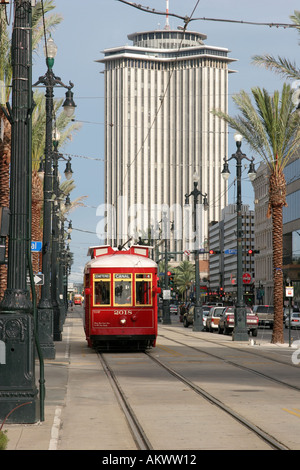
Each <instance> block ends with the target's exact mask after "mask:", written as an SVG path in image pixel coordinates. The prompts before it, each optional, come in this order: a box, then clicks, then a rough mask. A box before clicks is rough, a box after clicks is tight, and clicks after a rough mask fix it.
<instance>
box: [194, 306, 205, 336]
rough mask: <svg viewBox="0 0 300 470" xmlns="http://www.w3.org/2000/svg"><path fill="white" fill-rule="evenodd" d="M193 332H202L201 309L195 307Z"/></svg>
mask: <svg viewBox="0 0 300 470" xmlns="http://www.w3.org/2000/svg"><path fill="white" fill-rule="evenodd" d="M193 331H203V319H202V308H201V307H197V306H196V307H195V310H194V323H193Z"/></svg>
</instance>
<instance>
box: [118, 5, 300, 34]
mask: <svg viewBox="0 0 300 470" xmlns="http://www.w3.org/2000/svg"><path fill="white" fill-rule="evenodd" d="M117 1H119V2H121V3H124V4H125V5H128V6H130V7H133V8H137V9H138V10H141V11H143V12H145V13H151V14H154V15H162V16H164V15H165V14H166V13H165V12H163V11H159V10H156V9H155V8H152V7H148V6H143V5H141V4H137V3H134V2H128V1H127V0H117ZM194 10H195V9H194ZM194 10H193V12H194ZM168 15H169V16H173V17H175V18H178V19H180V20H182V21H184V22H185V23H186V24H187V23H189V22H191V21H216V22H222V23H235V24H246V25H250V26H268V27H270V28H271V27H276V28H296V29H297V28H298V26H297V25H295V24H293V23H279V22H271V23H270V22H261V21H245V20H233V19H225V18H206V17H201V18H192V15H191V16H190V17H189V16H187V15H186V16H182V15H178V14H177V13H172V12H168Z"/></svg>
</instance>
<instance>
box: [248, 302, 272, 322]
mask: <svg viewBox="0 0 300 470" xmlns="http://www.w3.org/2000/svg"><path fill="white" fill-rule="evenodd" d="M253 313H255V314H256V315H257V316H258V320H259V323H258V325H259V326H261V325H262V326H269V327H270V328H273V325H274V307H273V305H254V306H253Z"/></svg>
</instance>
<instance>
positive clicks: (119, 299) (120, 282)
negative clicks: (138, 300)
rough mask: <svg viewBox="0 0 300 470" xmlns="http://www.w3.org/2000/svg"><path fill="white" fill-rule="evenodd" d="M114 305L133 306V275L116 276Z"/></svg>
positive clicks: (118, 274)
mask: <svg viewBox="0 0 300 470" xmlns="http://www.w3.org/2000/svg"><path fill="white" fill-rule="evenodd" d="M114 305H132V274H130V273H115V274H114Z"/></svg>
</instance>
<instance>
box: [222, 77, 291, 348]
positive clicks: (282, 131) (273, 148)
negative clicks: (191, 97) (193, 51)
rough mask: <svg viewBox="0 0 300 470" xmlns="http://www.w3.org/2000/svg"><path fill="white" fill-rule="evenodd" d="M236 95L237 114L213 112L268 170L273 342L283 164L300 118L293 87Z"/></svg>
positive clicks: (278, 311)
mask: <svg viewBox="0 0 300 470" xmlns="http://www.w3.org/2000/svg"><path fill="white" fill-rule="evenodd" d="M252 96H253V98H254V101H255V105H256V108H255V107H254V106H253V104H252V102H251V98H250V96H249V95H248V94H247V93H246V92H245V91H241V92H240V93H238V94H236V95H234V96H233V100H234V102H235V103H236V105H237V107H238V109H239V110H240V112H241V114H240V115H238V116H237V117H235V118H232V117H230V116H229V115H227V114H225V113H223V112H221V111H213V113H214V114H215V115H217V116H219V117H221V118H222V119H224V120H225V121H226V122H227V123H228V124H229V126H230V127H231V128H232V129H235V130H236V131H238V132H239V133H240V134H242V135H243V136H244V138H245V140H246V141H247V143H248V144H249V146H250V148H251V149H252V150H253V151H254V152H255V153H257V154H258V155H260V156H261V158H262V159H263V161H264V162H265V163H266V165H267V167H268V170H269V207H268V216H269V217H270V216H272V228H273V281H274V316H275V318H274V328H273V335H272V340H271V342H272V343H283V342H284V340H283V321H282V315H283V273H282V254H283V247H282V208H283V206H286V205H287V204H286V182H285V177H284V173H283V170H284V167H285V166H286V165H287V163H288V162H289V160H290V159H291V158H292V157H293V156H294V155H295V153H296V152H297V151H298V149H299V146H300V132H299V123H300V118H299V115H298V113H297V112H295V111H294V104H293V102H292V89H291V87H290V86H288V85H284V86H283V89H282V92H281V94H280V93H279V92H278V91H275V92H274V94H273V96H271V95H269V93H268V92H267V91H266V90H265V89H263V90H261V89H260V88H258V87H256V88H252Z"/></svg>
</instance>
